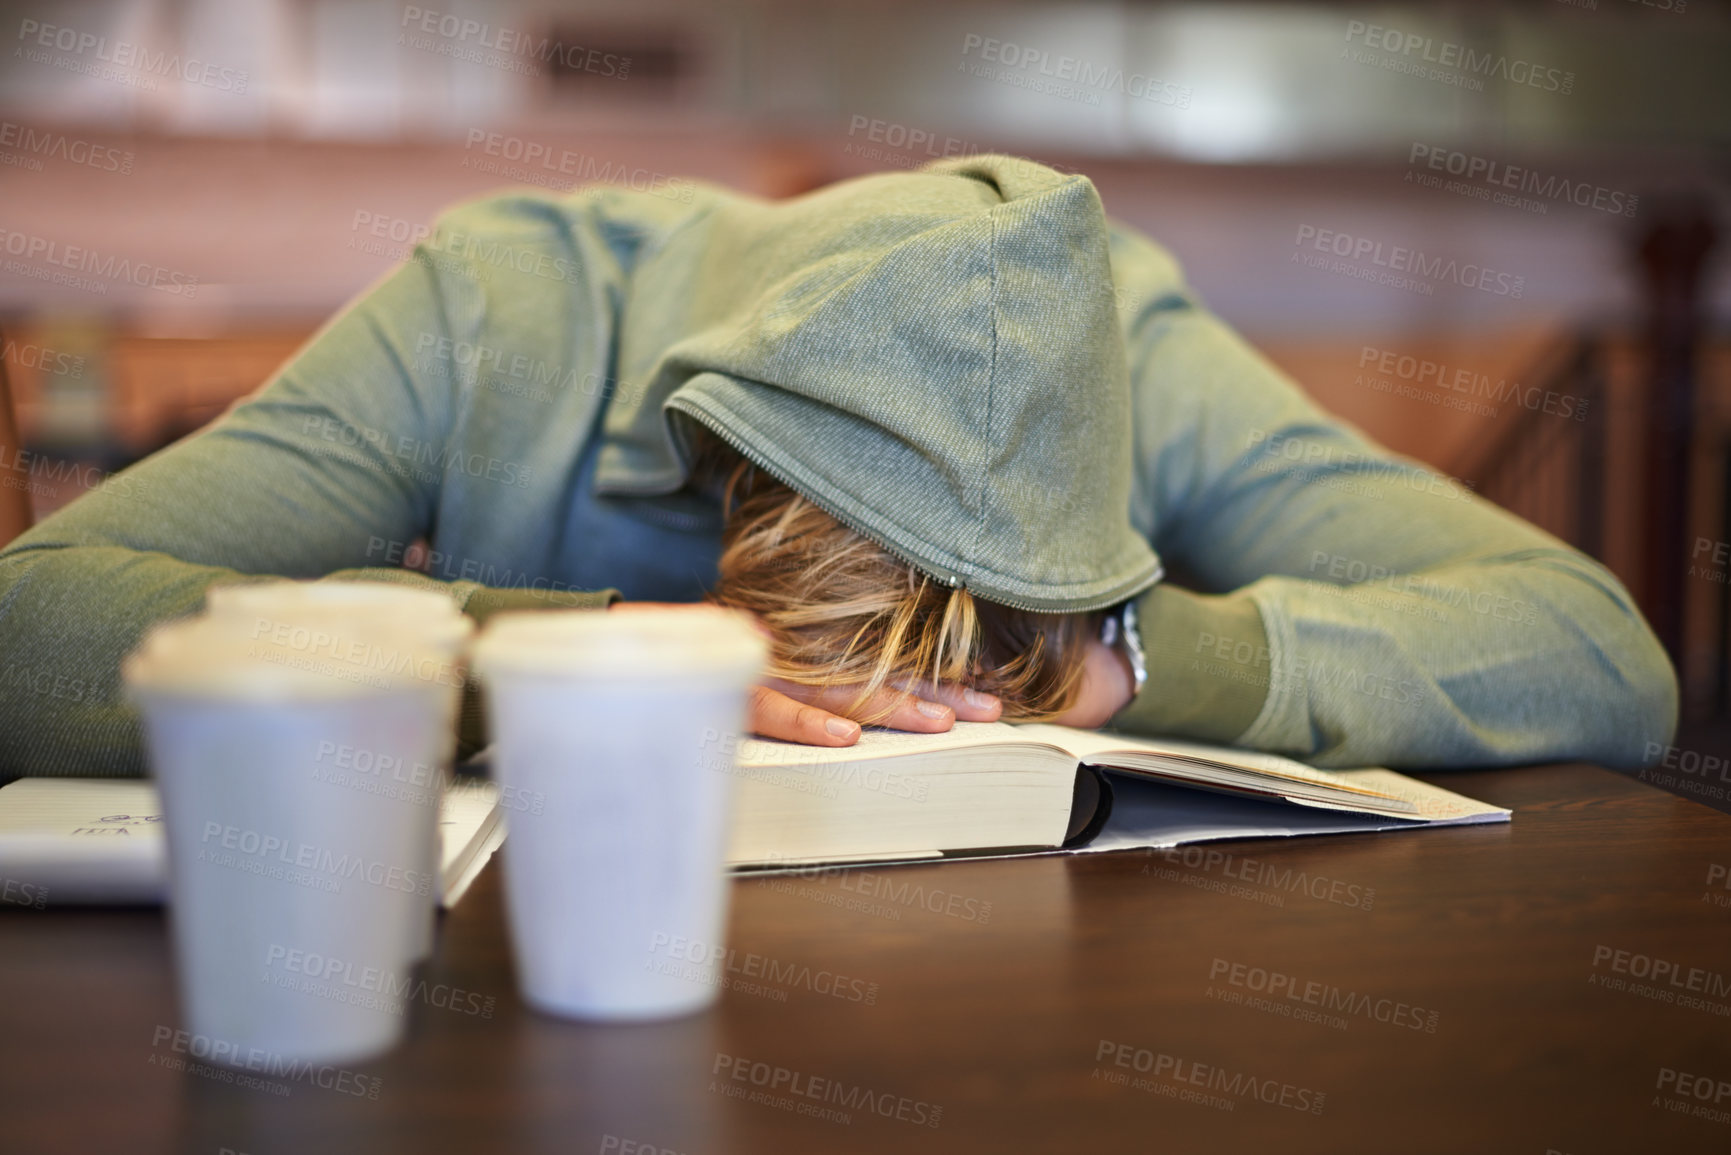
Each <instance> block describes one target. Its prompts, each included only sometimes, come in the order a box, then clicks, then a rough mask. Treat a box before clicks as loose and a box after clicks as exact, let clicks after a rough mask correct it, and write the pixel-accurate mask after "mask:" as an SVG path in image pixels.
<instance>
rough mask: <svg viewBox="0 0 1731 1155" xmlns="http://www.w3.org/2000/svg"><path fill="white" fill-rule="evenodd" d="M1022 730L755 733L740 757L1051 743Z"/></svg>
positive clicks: (780, 760)
mask: <svg viewBox="0 0 1731 1155" xmlns="http://www.w3.org/2000/svg"><path fill="white" fill-rule="evenodd" d="M1024 729H1025V728H1024V727H1020V726H1010V725H1007V724H1005V723H1003V722H957V723H956V724H955V725H954V726H953V727H952V728H950V729H949V730H947V731H945V732H944V733H941V734H916V733H912V732H910V731H907V730H887V729H884V728H882V727H879V726H865V727H862V728H861V730H860V736H859V741H858V742H856V743H854V744H853V745H852V746H806V745H804V744H802V743H799V742H782V741H780V740H778V739H775V738H758V737H751V738H743V739H741V740H740V741H739V744H738V747H737V748H738V762H739V765H740V766H742V767H746V768H751V769H755V768H758V767H769V766H787V765H800V766H828V765H834V764H836V763H841V762H862V761H867V760H870V759H876V758H899V757H902V756H904V755H908V754H929V753H933V752H935V751H940V750H959V749H962V748H964V747H971V746H1012V745H1013V746H1030V745H1051V743H1049V742H1047V741H1046V740H1045V739H1044V738H1041V737H1039V736H1036V735H1032V734H1028V733H1025V732H1024ZM1059 749H1063V747H1059ZM717 752H718V753H719V752H720V751H719V750H718V751H717Z"/></svg>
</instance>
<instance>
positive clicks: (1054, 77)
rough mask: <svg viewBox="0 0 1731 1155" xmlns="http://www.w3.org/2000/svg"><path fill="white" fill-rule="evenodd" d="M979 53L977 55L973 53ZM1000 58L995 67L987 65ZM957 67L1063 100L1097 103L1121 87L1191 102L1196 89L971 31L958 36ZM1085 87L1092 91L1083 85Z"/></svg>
mask: <svg viewBox="0 0 1731 1155" xmlns="http://www.w3.org/2000/svg"><path fill="white" fill-rule="evenodd" d="M976 53H977V54H978V61H977V62H976V61H973V60H971V58H972V57H973V56H974V55H975V54H976ZM993 64H1001V65H1003V66H1004V67H1003V68H1002V69H997V68H993V67H990V66H991V65H993ZM959 68H960V71H962V72H966V73H969V74H971V75H973V76H978V77H983V78H985V79H989V80H996V81H998V82H999V83H1000V84H1006V85H1009V86H1010V87H1011V88H1025V89H1027V90H1029V91H1030V92H1044V93H1047V94H1049V95H1052V96H1058V97H1062V98H1063V99H1065V100H1079V101H1081V102H1083V103H1085V104H1094V105H1097V104H1099V103H1100V102H1101V99H1100V94H1101V93H1103V92H1114V93H1122V94H1124V95H1126V96H1128V97H1130V98H1131V99H1132V100H1144V101H1147V102H1149V103H1150V104H1163V105H1166V106H1168V107H1171V108H1189V107H1190V99H1191V97H1192V95H1194V94H1193V93H1192V92H1191V90H1190V89H1189V87H1188V86H1186V85H1182V84H1174V83H1172V82H1171V81H1167V80H1159V79H1156V78H1155V77H1152V76H1148V75H1145V74H1143V73H1140V72H1130V73H1126V72H1125V71H1124V70H1123V69H1122V68H1118V67H1115V66H1114V65H1110V64H1099V63H1096V62H1094V61H1090V60H1082V59H1080V58H1079V57H1075V56H1053V55H1052V54H1051V53H1049V52H1047V51H1046V50H1045V49H1042V48H1027V47H1024V46H1022V45H1020V44H1016V43H1015V42H1013V41H1007V40H996V39H993V38H992V37H990V36H981V35H979V34H978V33H974V32H970V33H968V34H967V36H966V37H964V38H963V40H962V61H961V63H960V66H959ZM1084 89H1089V90H1092V91H1083V90H1084Z"/></svg>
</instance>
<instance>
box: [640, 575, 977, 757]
mask: <svg viewBox="0 0 1731 1155" xmlns="http://www.w3.org/2000/svg"><path fill="white" fill-rule="evenodd" d="M693 608H696V607H694V606H691V605H685V604H670V603H665V602H615V603H614V604H613V605H611V606H609V607H608V609H609V610H610V611H611V612H613V613H620V612H625V611H630V610H638V609H658V610H683V609H693ZM755 624H756V625H757V628H758V631H759V632H760V633H762V634H764V635H765V636H766V637H767V636H768V634H769V630H768V627H766V626H764V625H763V624H762V623H761V622H756V623H755ZM856 693H857V691H856V690H855V689H854V688H852V687H848V686H803V685H800V684H799V683H797V682H788V681H784V680H782V679H780V678H765V679H764V680H763V681H762V682H760V683H759V684H757V685H756V686H753V687H752V688H751V700H750V703H749V709H748V714H747V724H748V725H749V726H750V727H751V730H752V732H753V733H755V734H760V735H762V736H763V737H765V738H779V739H781V740H782V741H784V742H800V743H803V744H804V745H807V746H852V745H853V744H854V743H855V742H858V741H859V736H860V723H859V721H858V720H857V719H859V718H867V717H871V716H872V715H874V714H876V713H878V712H880V711H888V712H887V713H885V714H884V716H883V717H881V718H878V719H877V720H875V721H874V722H873V723H872V724H873V725H875V726H887V727H889V728H890V729H893V730H912V731H914V732H916V733H921V734H938V733H942V732H943V731H945V730H948V729H949V728H950V727H951V726H953V725H955V724H956V720H957V719H960V720H962V721H964V722H995V721H997V720H998V716H999V715H1000V714H1002V713H1003V712H1004V707H1003V703H1001V702H999V701H998V699H997V698H995V697H993V696H992V695H991V694H982V693H980V692H978V691H976V690H970V689H968V688H966V687H964V686H956V685H948V684H942V685H937V686H933V685H932V684H931V683H929V682H920V683H914V684H909V685H905V686H902V687H899V688H895V689H889V688H886V689H883V690H880V691H878V692H877V693H876V694H875V695H873V696H872V697H870V698H868V699H866V701H864V702H862V703H860V704H858V705H857V706H855V705H853V699H854V697H855V694H856ZM850 707H851V708H850Z"/></svg>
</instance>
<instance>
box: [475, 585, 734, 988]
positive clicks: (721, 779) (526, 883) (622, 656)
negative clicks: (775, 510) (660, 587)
mask: <svg viewBox="0 0 1731 1155" xmlns="http://www.w3.org/2000/svg"><path fill="white" fill-rule="evenodd" d="M765 656H766V649H765V645H764V642H763V639H762V638H761V637H760V636H759V635H758V634H757V632H756V630H755V629H754V628H753V627H752V626H751V624H750V622H749V620H748V619H747V618H746V617H745V616H744V615H741V614H737V613H734V612H732V611H727V610H721V609H716V608H713V607H691V608H681V609H669V610H665V611H657V610H633V611H631V612H628V613H605V612H598V611H594V610H548V611H543V612H538V613H508V614H500V615H497V616H496V617H494V618H492V619H490V620H489V622H488V624H487V627H486V629H485V630H483V631H482V634H481V638H480V641H479V642H477V643H476V647H475V669H476V672H477V673H478V674H479V675H480V678H481V682H482V687H483V690H484V692H485V693H486V696H487V709H488V717H489V719H490V722H491V725H492V732H493V741H494V746H493V767H494V775H495V777H497V778H498V779H499V781H500V782H501V784H502V785H503V786H504V787H505V788H506V789H508V790H511V791H513V792H514V793H516V795H517V796H518V797H527V798H536V800H537V801H538V802H540V803H541V806H540V809H539V811H535V810H529V811H523V810H513V811H512V813H511V815H510V836H509V838H507V840H506V843H505V851H504V869H505V899H506V912H507V915H508V917H509V920H510V927H511V939H512V943H513V945H514V947H515V952H516V961H517V975H518V980H519V984H520V986H521V988H522V991H523V997H524V999H525V1001H527V1002H528V1003H529V1005H530V1006H532V1007H534V1008H536V1009H538V1010H541V1011H545V1012H547V1013H550V1014H555V1015H562V1016H567V1017H572V1018H580V1019H601V1020H611V1019H654V1018H668V1017H672V1016H675V1015H681V1014H687V1013H690V1012H693V1011H697V1010H700V1009H702V1008H703V1007H705V1006H708V1005H709V1004H710V1003H712V1002H713V1001H714V1000H715V998H716V996H717V994H718V992H719V986H718V980H719V977H720V976H719V975H718V974H717V972H716V961H717V960H718V959H719V958H720V957H721V955H722V951H721V947H720V944H721V942H722V940H723V937H724V933H725V928H726V922H727V897H728V890H727V879H726V874H725V870H724V854H725V851H726V845H727V833H728V825H729V820H730V817H731V807H732V798H733V781H734V778H733V775H732V773H730V772H729V771H731V768H732V753H731V752H732V750H733V749H734V747H735V745H736V743H734V742H729V741H726V738H727V737H728V736H730V735H732V736H736V735H737V734H738V733H739V731H740V730H741V728H742V727H743V725H744V722H745V704H746V691H747V689H748V688H749V687H750V686H751V685H752V683H753V682H755V681H756V680H757V678H758V676H759V674H760V672H761V671H762V669H763V664H764V660H765ZM694 943H699V944H704V945H703V947H702V948H701V949H698V948H694V947H693V946H692V945H691V944H694ZM692 953H696V954H697V955H698V956H699V957H698V958H696V959H695V960H693V959H691V958H688V957H686V956H687V955H689V954H692Z"/></svg>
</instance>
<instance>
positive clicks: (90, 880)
mask: <svg viewBox="0 0 1731 1155" xmlns="http://www.w3.org/2000/svg"><path fill="white" fill-rule="evenodd" d="M439 834H440V842H441V846H440V864H439V873H440V880H439V881H440V886H441V892H440V894H441V897H440V905H441V906H444V907H446V908H449V907H452V906H455V905H456V904H457V900H458V899H460V898H462V897H463V894H464V892H465V891H467V890H468V889H469V884H470V883H471V882H473V881H474V880H475V876H476V875H478V874H479V873H480V872H481V868H482V867H484V866H486V865H487V860H488V859H489V858H491V857H492V855H493V852H494V851H495V850H497V849H498V847H499V845H500V844H501V843H502V842H503V841H504V839H505V824H504V821H503V820H502V817H501V811H500V808H499V791H498V787H496V786H495V785H493V784H492V783H491V782H485V781H473V782H466V781H460V782H459V783H458V784H456V785H453V786H451V787H449V788H448V789H447V790H446V791H445V794H444V799H443V802H442V805H441V808H440V815H439ZM167 889H168V859H167V851H166V846H165V844H164V842H163V835H162V808H161V806H160V805H159V803H158V801H157V795H156V784H155V783H153V782H149V781H145V780H141V779H136V778H131V779H116V778H21V779H19V780H17V781H16V782H13V783H11V784H9V785H7V786H5V787H0V896H3V897H4V899H5V902H9V903H12V904H14V905H30V906H43V905H62V904H85V903H102V904H122V905H136V904H150V903H158V902H161V901H162V900H163V898H164V896H165V895H166V893H167ZM3 905H5V903H4V902H0V906H3Z"/></svg>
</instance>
